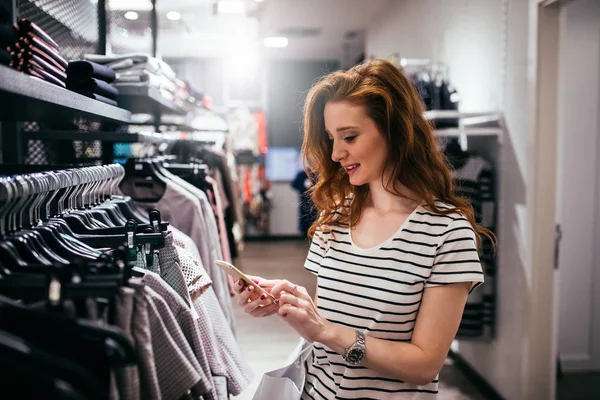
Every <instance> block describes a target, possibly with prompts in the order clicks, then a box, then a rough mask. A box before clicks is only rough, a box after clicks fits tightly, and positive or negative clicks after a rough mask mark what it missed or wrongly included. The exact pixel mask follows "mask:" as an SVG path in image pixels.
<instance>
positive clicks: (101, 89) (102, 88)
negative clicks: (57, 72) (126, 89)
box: [67, 78, 119, 100]
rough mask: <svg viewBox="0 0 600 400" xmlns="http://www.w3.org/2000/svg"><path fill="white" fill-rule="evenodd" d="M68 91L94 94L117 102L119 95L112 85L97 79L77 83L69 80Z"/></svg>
mask: <svg viewBox="0 0 600 400" xmlns="http://www.w3.org/2000/svg"><path fill="white" fill-rule="evenodd" d="M67 89H69V90H72V91H74V92H77V93H81V94H86V93H94V94H98V95H100V96H104V97H107V98H109V99H111V100H116V99H117V95H118V94H119V91H118V90H117V88H115V87H114V86H112V85H111V84H110V83H107V82H104V81H102V80H99V79H96V78H90V79H88V80H85V81H75V82H73V81H71V80H68V79H67Z"/></svg>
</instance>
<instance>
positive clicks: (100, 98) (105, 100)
mask: <svg viewBox="0 0 600 400" xmlns="http://www.w3.org/2000/svg"><path fill="white" fill-rule="evenodd" d="M80 94H82V95H84V96H86V97H89V98H91V99H96V100H98V101H101V102H103V103H106V104H110V105H111V106H115V107H118V105H117V102H116V101H114V100H112V99H109V98H107V97H104V96H101V95H99V94H96V93H91V92H88V93H80Z"/></svg>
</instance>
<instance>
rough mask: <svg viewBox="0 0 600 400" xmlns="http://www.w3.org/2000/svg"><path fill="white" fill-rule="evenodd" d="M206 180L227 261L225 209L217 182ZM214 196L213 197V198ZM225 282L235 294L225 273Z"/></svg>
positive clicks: (229, 258) (227, 244) (229, 278)
mask: <svg viewBox="0 0 600 400" xmlns="http://www.w3.org/2000/svg"><path fill="white" fill-rule="evenodd" d="M205 179H206V182H207V183H208V184H209V185H211V186H212V190H213V192H214V196H212V195H211V193H210V191H208V193H207V194H208V197H209V200H210V202H211V205H213V204H215V205H216V206H213V210H214V212H215V215H216V217H217V226H218V228H219V229H218V231H219V239H220V241H221V249H222V250H223V259H224V260H225V261H227V262H229V263H230V262H231V251H230V249H229V239H228V238H227V225H225V209H224V208H223V203H222V198H221V193H220V192H219V190H220V189H219V184H218V183H217V181H216V180H215V179H213V178H212V177H210V176H207V177H206V178H205ZM213 197H214V198H213ZM227 283H228V284H229V293H230V294H231V296H234V295H235V284H234V279H233V277H232V276H231V275H229V274H227Z"/></svg>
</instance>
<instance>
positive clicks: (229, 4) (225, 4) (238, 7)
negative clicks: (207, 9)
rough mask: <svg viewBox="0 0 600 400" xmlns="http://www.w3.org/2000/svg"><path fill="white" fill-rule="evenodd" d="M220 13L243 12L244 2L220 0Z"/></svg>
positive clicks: (218, 4)
mask: <svg viewBox="0 0 600 400" xmlns="http://www.w3.org/2000/svg"><path fill="white" fill-rule="evenodd" d="M217 11H218V12H219V14H243V13H244V2H243V1H241V0H220V1H219V2H218V3H217Z"/></svg>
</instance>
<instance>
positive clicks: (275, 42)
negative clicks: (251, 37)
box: [263, 36, 288, 47]
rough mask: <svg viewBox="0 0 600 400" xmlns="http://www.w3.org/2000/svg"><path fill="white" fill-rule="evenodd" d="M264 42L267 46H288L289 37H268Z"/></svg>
mask: <svg viewBox="0 0 600 400" xmlns="http://www.w3.org/2000/svg"><path fill="white" fill-rule="evenodd" d="M263 43H264V45H265V47H287V45H288V38H286V37H283V36H273V37H266V38H265V39H264V41H263Z"/></svg>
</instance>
